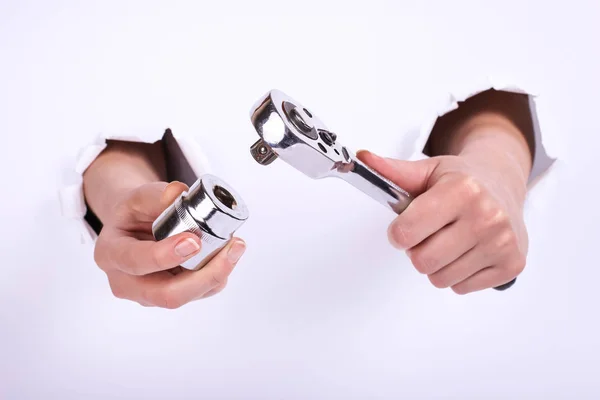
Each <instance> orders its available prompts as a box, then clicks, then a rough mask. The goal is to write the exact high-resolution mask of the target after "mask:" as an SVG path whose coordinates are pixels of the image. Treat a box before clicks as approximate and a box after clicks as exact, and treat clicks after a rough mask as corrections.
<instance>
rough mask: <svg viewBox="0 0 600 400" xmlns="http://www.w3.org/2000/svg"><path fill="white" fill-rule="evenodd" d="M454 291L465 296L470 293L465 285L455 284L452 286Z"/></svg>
mask: <svg viewBox="0 0 600 400" xmlns="http://www.w3.org/2000/svg"><path fill="white" fill-rule="evenodd" d="M452 291H453V292H454V293H456V294H458V295H460V296H464V295H465V294H467V293H469V291H468V289H467V288H466V287H465V286H464V285H454V286H452Z"/></svg>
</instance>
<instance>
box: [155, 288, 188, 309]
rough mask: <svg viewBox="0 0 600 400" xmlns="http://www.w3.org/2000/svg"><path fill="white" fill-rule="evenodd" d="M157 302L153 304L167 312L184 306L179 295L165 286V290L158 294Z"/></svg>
mask: <svg viewBox="0 0 600 400" xmlns="http://www.w3.org/2000/svg"><path fill="white" fill-rule="evenodd" d="M157 300H158V301H156V302H155V304H156V305H157V306H159V307H162V308H167V309H169V310H174V309H177V308H180V307H181V306H183V305H184V304H185V302H184V301H183V299H182V298H181V296H180V295H179V293H178V292H177V291H176V290H174V288H173V287H172V286H170V285H168V286H165V288H164V289H163V290H161V291H160V292H159V295H158V299H157Z"/></svg>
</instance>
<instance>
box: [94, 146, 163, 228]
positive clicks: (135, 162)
mask: <svg viewBox="0 0 600 400" xmlns="http://www.w3.org/2000/svg"><path fill="white" fill-rule="evenodd" d="M165 179H166V167H165V161H164V154H163V150H162V146H161V143H160V142H157V143H155V144H146V143H134V142H121V141H109V142H108V145H107V147H106V149H105V150H104V151H103V152H102V154H100V155H99V156H98V157H97V158H96V159H95V160H94V162H93V163H92V164H91V165H90V166H89V167H88V168H87V170H86V171H85V173H84V175H83V190H84V194H85V198H86V201H87V204H88V206H89V207H90V208H91V209H92V211H93V212H94V213H95V214H96V216H97V217H98V218H99V219H100V221H105V220H106V218H107V217H108V216H109V215H111V213H112V207H113V205H114V203H115V200H116V199H118V198H119V196H121V195H122V194H123V193H124V192H127V191H129V190H131V189H133V188H136V187H138V186H140V185H143V184H145V183H149V182H156V181H163V180H165Z"/></svg>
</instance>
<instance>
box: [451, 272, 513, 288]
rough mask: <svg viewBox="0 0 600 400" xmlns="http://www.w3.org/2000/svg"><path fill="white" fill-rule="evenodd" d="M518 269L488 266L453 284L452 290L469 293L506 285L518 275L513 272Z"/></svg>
mask: <svg viewBox="0 0 600 400" xmlns="http://www.w3.org/2000/svg"><path fill="white" fill-rule="evenodd" d="M516 269H518V268H517V267H515V268H501V267H499V266H494V267H488V268H485V269H483V270H481V271H479V272H477V273H476V274H474V275H473V276H471V277H469V278H468V279H465V280H464V281H462V282H460V283H457V284H456V285H453V286H452V290H453V291H454V293H456V294H467V293H473V292H477V291H480V290H485V289H490V288H493V287H497V286H500V285H504V284H506V283H508V282H510V281H511V280H513V279H514V278H515V277H516V276H517V275H518V274H515V273H513V272H512V271H513V270H516Z"/></svg>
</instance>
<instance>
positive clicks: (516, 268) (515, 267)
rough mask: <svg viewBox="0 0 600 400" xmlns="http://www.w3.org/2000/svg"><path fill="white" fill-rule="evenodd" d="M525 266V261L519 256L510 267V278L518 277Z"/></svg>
mask: <svg viewBox="0 0 600 400" xmlns="http://www.w3.org/2000/svg"><path fill="white" fill-rule="evenodd" d="M525 265H527V260H526V259H525V257H524V256H519V258H518V259H517V260H516V261H515V262H514V263H513V264H512V267H511V269H510V272H511V278H514V277H516V276H518V275H520V274H521V272H523V270H525Z"/></svg>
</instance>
